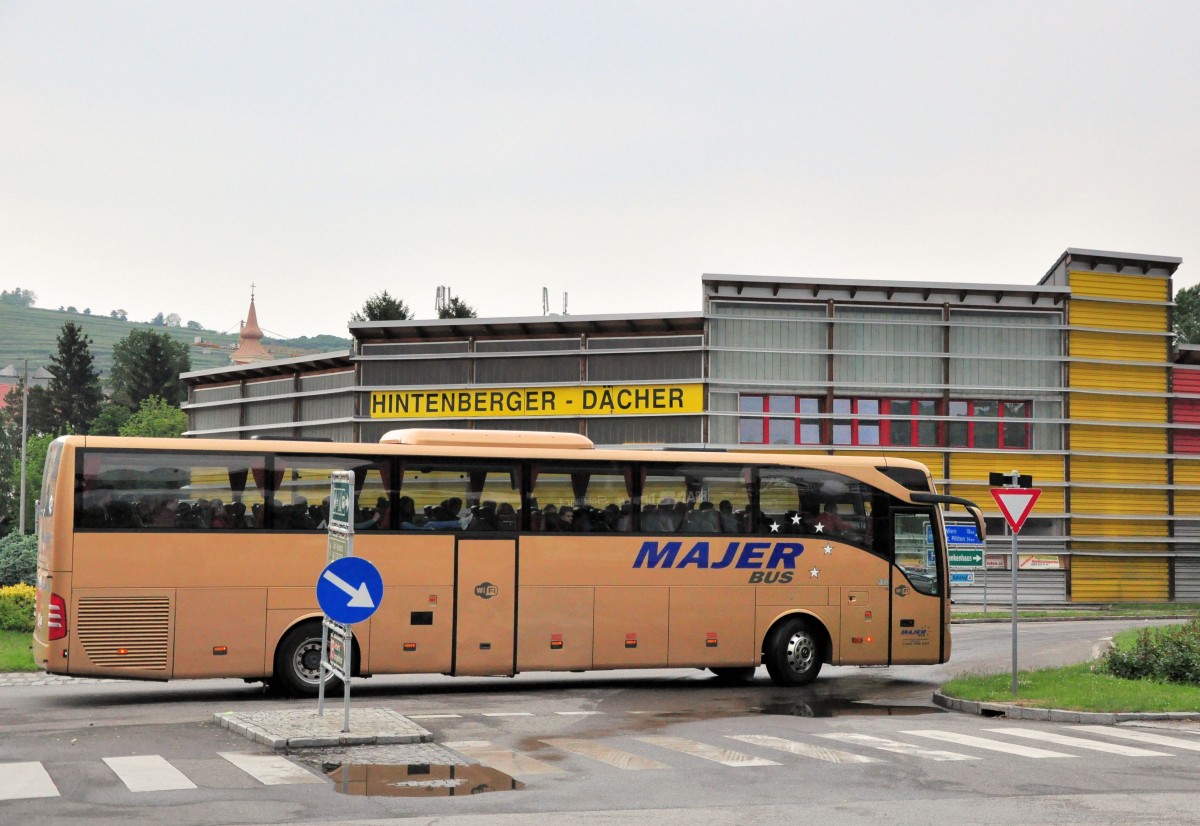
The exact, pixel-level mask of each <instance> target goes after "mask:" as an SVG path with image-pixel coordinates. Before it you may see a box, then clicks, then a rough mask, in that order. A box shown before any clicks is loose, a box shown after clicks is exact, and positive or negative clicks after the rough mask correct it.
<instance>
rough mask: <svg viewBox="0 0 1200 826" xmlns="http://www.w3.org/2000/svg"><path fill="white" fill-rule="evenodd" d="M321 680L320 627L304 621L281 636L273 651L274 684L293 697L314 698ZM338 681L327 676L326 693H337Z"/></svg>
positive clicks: (339, 683)
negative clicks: (277, 645)
mask: <svg viewBox="0 0 1200 826" xmlns="http://www.w3.org/2000/svg"><path fill="white" fill-rule="evenodd" d="M320 680H321V624H320V623H313V622H307V623H303V624H301V625H297V626H296V627H295V628H293V629H292V630H290V631H288V632H287V633H286V634H284V635H283V639H282V640H280V641H279V647H278V648H277V649H275V679H274V683H275V685H276V686H277V687H278V688H279V689H280V690H281V691H283V692H284V693H286V694H289V695H291V696H293V697H315V696H317V693H318V690H319V688H320ZM340 685H341V681H340V680H338V679H337V678H336V677H334V676H332V675H330V676H329V677H327V678H326V680H325V690H326V691H327V692H328V691H336V690H337V688H338V687H339V686H340Z"/></svg>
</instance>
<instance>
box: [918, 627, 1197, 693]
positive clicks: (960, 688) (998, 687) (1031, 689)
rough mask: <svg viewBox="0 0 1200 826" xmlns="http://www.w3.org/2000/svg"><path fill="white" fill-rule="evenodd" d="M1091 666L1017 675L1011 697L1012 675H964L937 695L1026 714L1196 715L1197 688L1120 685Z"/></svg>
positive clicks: (1121, 642) (1119, 640) (1123, 636)
mask: <svg viewBox="0 0 1200 826" xmlns="http://www.w3.org/2000/svg"><path fill="white" fill-rule="evenodd" d="M1136 634H1137V631H1124V632H1122V633H1120V634H1118V635H1117V636H1116V638H1115V639H1114V644H1115V645H1117V646H1120V647H1125V646H1131V645H1132V644H1133V641H1134V639H1135V638H1136ZM1094 665H1095V663H1091V662H1087V663H1078V664H1076V665H1068V666H1063V667H1061V668H1044V669H1041V670H1039V671H1021V672H1018V674H1017V694H1016V696H1015V697H1014V696H1013V694H1012V673H1011V672H1005V673H1003V674H982V675H980V674H968V675H964V676H962V677H956V678H955V679H953V680H950V681H949V682H947V683H946V684H945V685H943V686H942V689H941V691H942V693H943V694H945V695H946V696H948V697H955V698H957V699H960V700H971V701H975V702H984V703H1012V704H1014V705H1020V706H1029V707H1031V708H1058V709H1065V710H1068V711H1102V712H1115V713H1121V712H1160V713H1161V712H1167V711H1190V712H1200V686H1194V685H1179V684H1177V683H1160V682H1154V681H1152V680H1123V679H1120V678H1118V677H1112V676H1109V675H1108V674H1100V673H1096V672H1095V671H1093V666H1094Z"/></svg>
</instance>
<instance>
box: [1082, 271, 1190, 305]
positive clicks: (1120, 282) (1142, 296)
mask: <svg viewBox="0 0 1200 826" xmlns="http://www.w3.org/2000/svg"><path fill="white" fill-rule="evenodd" d="M1068 278H1069V283H1070V285H1071V295H1072V297H1074V296H1081V295H1086V296H1092V297H1094V298H1117V299H1125V300H1127V301H1168V300H1169V297H1168V295H1167V279H1165V278H1157V277H1153V276H1151V277H1147V276H1144V275H1142V276H1138V275H1118V274H1117V273H1111V272H1087V271H1085V270H1071V271H1070V273H1068Z"/></svg>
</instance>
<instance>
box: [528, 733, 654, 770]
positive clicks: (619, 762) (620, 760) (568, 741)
mask: <svg viewBox="0 0 1200 826" xmlns="http://www.w3.org/2000/svg"><path fill="white" fill-rule="evenodd" d="M542 742H543V743H545V744H546V745H548V746H553V747H554V748H556V749H562V750H563V751H569V752H571V753H572V754H578V755H581V756H583V757H590V758H591V759H593V760H599V761H600V762H601V763H607V764H608V765H610V766H615V767H617V768H618V769H624V770H625V771H645V770H647V769H669V768H671V767H670V766H668V765H667V764H666V763H659V762H658V761H657V760H651V759H650V758H649V757H642V756H641V755H637V754H633V753H632V752H628V751H622V750H621V749H615V748H613V747H612V746H606V745H604V744H603V743H597V742H596V741H594V740H577V739H573V738H569V737H551V738H547V739H543V740H542Z"/></svg>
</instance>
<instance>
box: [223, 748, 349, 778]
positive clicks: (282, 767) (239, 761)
mask: <svg viewBox="0 0 1200 826" xmlns="http://www.w3.org/2000/svg"><path fill="white" fill-rule="evenodd" d="M217 754H218V755H219V756H221V757H224V758H225V759H226V760H228V761H229V762H230V763H232V764H233V765H235V766H237V767H238V768H239V769H241V770H242V771H244V772H245V773H246V774H248V775H250V776H251V777H253V778H254V779H255V780H257V781H258V782H259V783H262V784H263V785H264V786H287V785H291V784H294V783H324V782H325V781H324V780H323V779H322V778H320V777H317V776H316V775H315V774H313V773H312V772H310V771H308V770H307V769H302V768H301V767H300V766H297V765H296V764H295V763H293V762H292V761H291V760H288V759H287V758H286V757H283V756H282V755H278V754H244V753H242V752H236V751H219V752H217Z"/></svg>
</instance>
